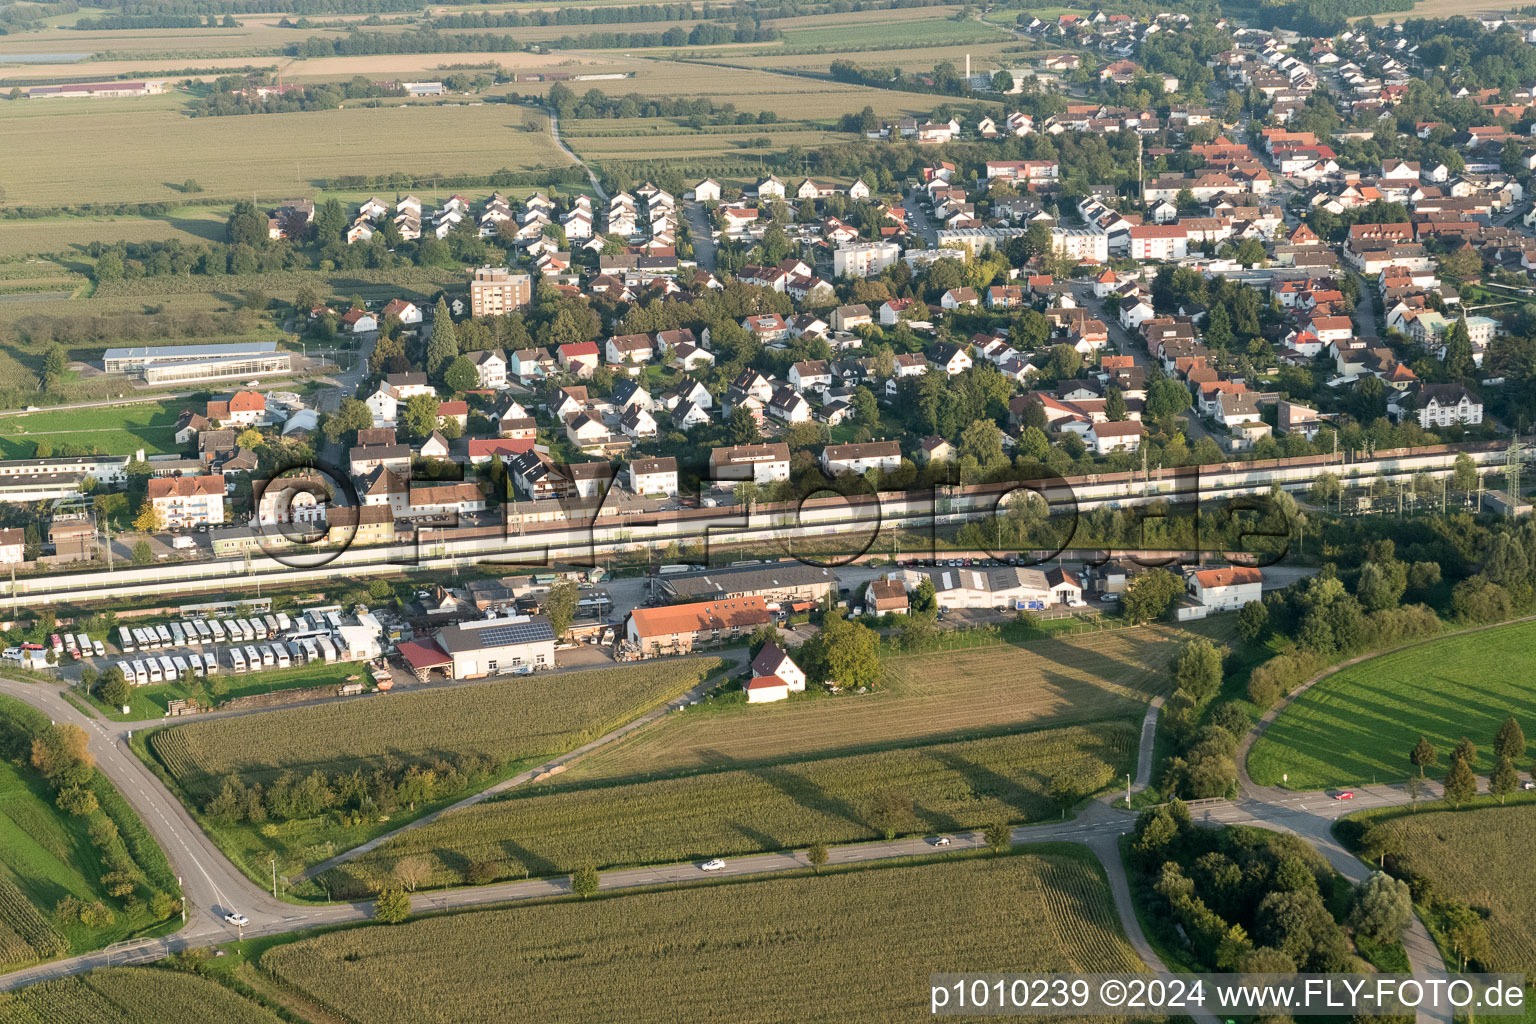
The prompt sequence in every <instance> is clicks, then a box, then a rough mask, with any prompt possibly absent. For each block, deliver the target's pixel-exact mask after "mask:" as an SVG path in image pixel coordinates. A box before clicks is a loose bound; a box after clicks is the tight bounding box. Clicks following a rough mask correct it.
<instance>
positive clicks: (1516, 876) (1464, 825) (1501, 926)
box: [1386, 804, 1536, 974]
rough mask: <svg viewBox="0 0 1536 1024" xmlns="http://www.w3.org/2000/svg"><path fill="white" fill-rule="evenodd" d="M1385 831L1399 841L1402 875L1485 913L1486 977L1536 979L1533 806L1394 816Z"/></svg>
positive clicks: (1535, 814)
mask: <svg viewBox="0 0 1536 1024" xmlns="http://www.w3.org/2000/svg"><path fill="white" fill-rule="evenodd" d="M1386 827H1387V828H1389V829H1391V830H1392V831H1393V832H1395V833H1396V834H1397V835H1398V837H1399V840H1400V841H1399V843H1398V847H1399V849H1400V850H1401V851H1402V853H1401V855H1400V856H1399V858H1398V859H1399V861H1400V862H1401V863H1402V865H1403V868H1404V870H1405V871H1407V872H1409V873H1411V874H1413V875H1416V876H1418V877H1420V878H1424V879H1428V880H1429V881H1430V882H1432V883H1433V884H1434V887H1435V891H1436V892H1438V893H1440V894H1442V895H1445V896H1454V897H1457V898H1460V899H1462V900H1465V901H1466V902H1467V903H1468V904H1470V905H1471V906H1473V907H1478V908H1485V909H1486V911H1487V913H1486V915H1485V920H1486V927H1487V929H1488V939H1489V942H1490V945H1492V947H1493V956H1494V963H1493V964H1492V965H1490V968H1489V969H1490V970H1496V971H1522V972H1525V973H1527V974H1529V973H1531V972H1533V971H1536V886H1532V885H1531V881H1530V851H1531V847H1532V845H1533V844H1536V804H1521V805H1518V806H1513V807H1480V808H1477V809H1473V810H1461V811H1433V812H1424V811H1421V812H1419V813H1418V814H1394V815H1392V816H1390V817H1387V818H1386Z"/></svg>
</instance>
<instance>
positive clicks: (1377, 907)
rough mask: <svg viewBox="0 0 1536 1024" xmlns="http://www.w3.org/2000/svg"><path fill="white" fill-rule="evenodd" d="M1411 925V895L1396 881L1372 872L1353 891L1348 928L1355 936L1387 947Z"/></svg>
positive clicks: (1405, 883)
mask: <svg viewBox="0 0 1536 1024" xmlns="http://www.w3.org/2000/svg"><path fill="white" fill-rule="evenodd" d="M1412 921H1413V894H1412V893H1411V892H1409V890H1408V883H1407V882H1405V881H1403V880H1402V879H1400V878H1393V877H1392V876H1390V875H1388V874H1386V873H1384V872H1381V871H1376V872H1372V874H1371V877H1370V878H1368V879H1366V881H1365V883H1364V884H1363V885H1361V886H1360V887H1359V888H1358V889H1357V890H1355V905H1354V907H1353V908H1351V910H1350V912H1349V925H1350V927H1351V928H1353V929H1354V930H1355V933H1356V934H1357V935H1364V936H1365V937H1366V938H1368V939H1370V940H1371V941H1372V942H1374V943H1376V944H1378V945H1382V946H1388V945H1392V944H1394V943H1397V942H1399V941H1401V940H1402V937H1403V933H1404V932H1406V931H1407V930H1408V925H1409V924H1411V923H1412Z"/></svg>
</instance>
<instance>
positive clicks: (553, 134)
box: [544, 107, 608, 203]
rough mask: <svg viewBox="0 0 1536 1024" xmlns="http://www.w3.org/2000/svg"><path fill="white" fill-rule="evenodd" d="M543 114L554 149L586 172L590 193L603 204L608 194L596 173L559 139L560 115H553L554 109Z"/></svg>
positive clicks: (551, 108)
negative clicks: (589, 183) (547, 123)
mask: <svg viewBox="0 0 1536 1024" xmlns="http://www.w3.org/2000/svg"><path fill="white" fill-rule="evenodd" d="M544 112H545V113H547V114H548V115H549V136H550V138H552V139H554V141H555V148H556V149H558V150H560V152H562V153H564V154H565V155H566V156H568V157H570V158H571V162H572V163H573V164H575V165H576V166H578V167H580V168H581V169H582V170H584V171H586V172H587V180H588V181H590V182H591V183H592V191H594V192H596V193H597V198H599V199H601V200H602V201H603V202H605V203H606V202H607V201H608V192H607V190H605V189H604V188H603V185H602V182H600V181H598V180H597V172H595V171H593V170H592V168H591V167H589V166H588V165H587V162H586V161H585V160H583V159H582V158H581V157H579V156H577V155H576V152H575V151H574V150H573V149H571V147H570V146H567V145H566V144H565V140H564V139H562V138H561V137H560V115H559V114H557V113H555V108H554V107H545V108H544Z"/></svg>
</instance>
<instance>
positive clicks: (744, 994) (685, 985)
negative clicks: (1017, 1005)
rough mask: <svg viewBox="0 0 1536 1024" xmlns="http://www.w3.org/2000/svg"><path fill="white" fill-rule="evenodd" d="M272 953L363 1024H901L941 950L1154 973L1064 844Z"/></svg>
mask: <svg viewBox="0 0 1536 1024" xmlns="http://www.w3.org/2000/svg"><path fill="white" fill-rule="evenodd" d="M1036 851H1038V852H1036ZM488 951H494V954H493V955H487V953H488ZM259 963H260V966H261V967H262V968H263V969H264V970H266V971H269V972H271V973H272V974H274V975H276V976H277V978H278V979H280V980H281V981H282V982H284V983H286V984H288V985H291V986H293V987H294V988H296V989H298V990H300V991H301V992H303V993H304V994H305V995H307V996H309V997H311V998H313V999H314V1000H316V1001H318V1002H319V1003H321V1004H323V1005H324V1006H327V1007H330V1008H335V1009H336V1010H337V1011H338V1012H342V1011H344V1014H345V1019H346V1020H350V1021H356V1022H359V1024H382V1022H385V1021H408V1020H427V1019H430V1020H432V1021H434V1022H436V1024H481V1022H483V1021H489V1020H510V1019H512V1016H513V1014H514V1011H513V1009H512V1008H513V1007H514V1006H515V1007H516V1009H515V1016H516V1018H517V1019H519V1020H530V1021H533V1020H538V1021H585V1020H596V1019H617V1017H622V1019H623V1020H624V1021H626V1022H628V1024H651V1022H655V1024H662V1022H666V1024H672V1022H675V1021H706V1020H712V1021H743V1022H744V1021H760V1022H768V1021H796V1022H800V1024H812V1022H828V1024H832V1022H836V1024H850V1022H866V1021H867V1022H871V1024H890V1022H893V1021H909V1020H910V1021H916V1020H921V1019H924V1018H926V1017H927V1016H928V1005H927V979H928V975H929V972H930V971H932V970H934V969H935V965H936V964H943V965H945V966H944V967H943V968H942V969H945V970H957V971H958V970H976V971H1004V970H1021V969H1028V970H1030V971H1039V972H1048V971H1073V972H1077V971H1141V970H1143V969H1144V968H1143V966H1142V965H1141V962H1140V960H1139V958H1138V957H1137V956H1136V955H1135V953H1134V951H1132V949H1131V948H1130V946H1129V944H1128V943H1127V942H1126V940H1125V938H1124V935H1123V933H1122V932H1121V930H1120V927H1119V922H1118V920H1117V918H1116V915H1115V910H1114V906H1113V902H1112V900H1111V898H1110V894H1109V888H1108V884H1107V883H1106V881H1105V879H1104V876H1103V872H1102V870H1101V869H1100V867H1099V865H1098V863H1097V862H1096V861H1094V859H1093V858H1092V856H1091V855H1090V854H1088V852H1087V851H1086V850H1083V849H1081V848H1066V847H1060V846H1052V847H1038V848H1035V850H1033V851H1030V852H1025V853H1020V854H1015V855H1013V856H1008V857H1002V858H965V859H958V860H952V861H945V862H940V863H932V864H926V865H903V866H896V867H882V868H869V869H863V870H856V871H838V872H833V873H829V874H824V875H822V876H820V877H815V876H804V877H796V878H773V879H765V880H760V881H743V882H739V883H733V884H726V885H717V886H711V887H709V889H708V891H701V890H699V889H697V888H684V889H677V890H672V891H667V892H641V893H634V894H626V895H620V896H615V897H614V898H610V899H599V900H591V901H587V902H582V903H571V902H562V903H555V904H545V905H540V906H531V907H516V908H511V909H505V910H494V911H484V912H479V913H473V914H453V915H447V916H440V917H432V918H427V919H423V920H419V921H412V922H410V923H408V924H405V925H402V926H399V927H395V928H364V929H353V930H349V931H343V932H337V933H334V934H331V935H322V936H317V937H315V938H312V939H306V940H302V941H299V942H293V943H287V944H283V945H279V946H274V947H272V948H271V949H269V950H267V951H266V952H265V953H263V954H262V955H261V959H260V961H259ZM642 979H643V983H641V982H642ZM445 992H447V993H453V994H454V997H453V998H451V999H446V1000H444V999H440V998H432V999H431V1000H430V1002H429V1000H428V997H429V995H439V994H441V993H445ZM604 1006H622V1007H623V1010H622V1013H619V1014H617V1016H615V1015H613V1014H605V1013H603V1012H596V1013H594V1011H593V1008H594V1007H604ZM1054 1019H1059V1020H1063V1021H1066V1020H1071V1018H1054Z"/></svg>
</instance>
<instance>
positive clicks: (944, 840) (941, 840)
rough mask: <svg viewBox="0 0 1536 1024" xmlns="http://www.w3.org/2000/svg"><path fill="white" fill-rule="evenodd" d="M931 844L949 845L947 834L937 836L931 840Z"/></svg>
mask: <svg viewBox="0 0 1536 1024" xmlns="http://www.w3.org/2000/svg"><path fill="white" fill-rule="evenodd" d="M933 845H934V846H948V845H949V836H939V838H937V839H935V840H934V841H933Z"/></svg>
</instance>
